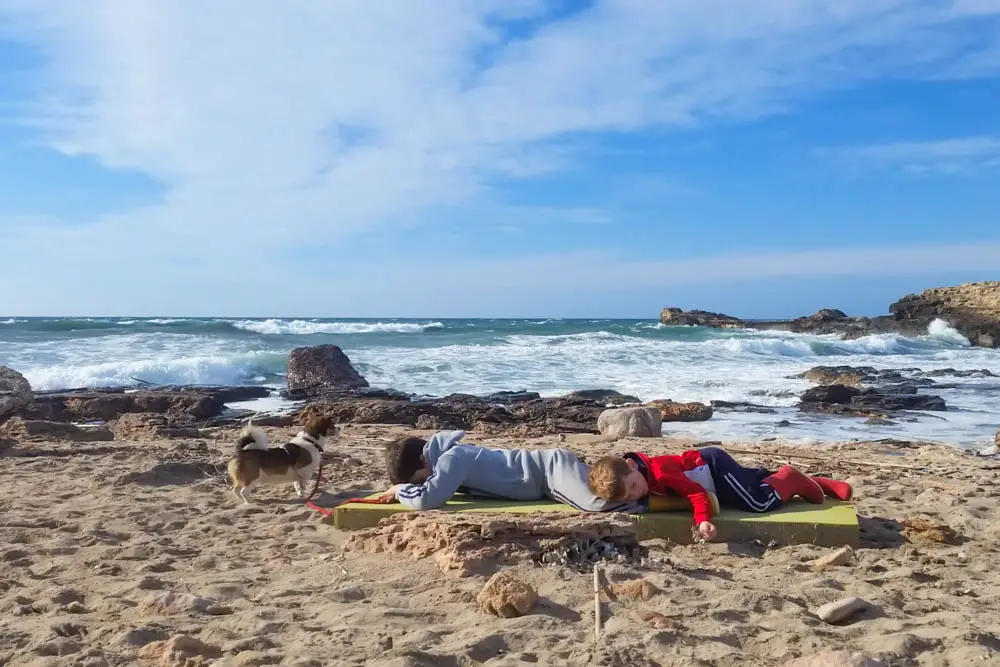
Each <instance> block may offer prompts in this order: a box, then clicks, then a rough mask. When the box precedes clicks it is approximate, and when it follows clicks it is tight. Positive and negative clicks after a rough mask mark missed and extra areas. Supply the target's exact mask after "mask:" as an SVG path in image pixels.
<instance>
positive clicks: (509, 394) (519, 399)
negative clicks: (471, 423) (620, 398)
mask: <svg viewBox="0 0 1000 667" xmlns="http://www.w3.org/2000/svg"><path fill="white" fill-rule="evenodd" d="M539 398H541V395H540V394H539V393H538V392H537V391H498V392H496V393H495V394H489V395H488V396H484V397H483V399H485V400H487V401H491V402H493V403H503V404H508V403H524V402H525V401H536V400H538V399H539ZM626 398H630V397H626Z"/></svg>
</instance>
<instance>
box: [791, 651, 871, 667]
mask: <svg viewBox="0 0 1000 667" xmlns="http://www.w3.org/2000/svg"><path fill="white" fill-rule="evenodd" d="M783 667H885V663H883V662H880V661H878V660H874V659H872V658H869V657H868V656H866V655H865V654H863V653H856V652H855V653H851V652H850V651H823V652H822V653H816V654H815V655H806V656H802V657H801V658H796V659H794V660H792V661H790V662H786V663H784V665H783Z"/></svg>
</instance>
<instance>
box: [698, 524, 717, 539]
mask: <svg viewBox="0 0 1000 667" xmlns="http://www.w3.org/2000/svg"><path fill="white" fill-rule="evenodd" d="M715 533H716V531H715V524H714V523H712V522H711V521H702V522H701V523H699V524H698V534H699V535H701V536H702V537H703V538H704V539H705V540H706V541H707V542H711V541H712V540H714V539H715Z"/></svg>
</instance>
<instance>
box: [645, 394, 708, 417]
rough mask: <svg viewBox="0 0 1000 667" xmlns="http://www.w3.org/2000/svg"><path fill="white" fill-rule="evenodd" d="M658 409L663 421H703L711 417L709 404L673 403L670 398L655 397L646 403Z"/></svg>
mask: <svg viewBox="0 0 1000 667" xmlns="http://www.w3.org/2000/svg"><path fill="white" fill-rule="evenodd" d="M646 406H647V407H650V408H656V409H657V410H659V411H660V419H661V420H662V421H664V422H703V421H707V420H709V419H711V418H712V414H713V410H712V406H711V405H705V404H704V403H675V402H674V401H671V400H670V399H657V400H655V401H650V402H649V403H647V404H646Z"/></svg>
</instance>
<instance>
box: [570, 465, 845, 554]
mask: <svg viewBox="0 0 1000 667" xmlns="http://www.w3.org/2000/svg"><path fill="white" fill-rule="evenodd" d="M587 481H588V485H589V486H590V490H591V491H592V492H593V493H594V495H595V496H598V497H599V498H602V499H603V500H607V501H609V502H623V501H626V500H628V501H636V500H641V499H643V498H647V497H648V496H649V495H650V494H656V495H665V494H667V493H675V494H677V495H680V496H683V497H685V498H687V499H688V500H689V501H690V503H691V506H692V507H693V508H694V523H695V525H696V526H697V527H698V532H699V533H700V534H701V536H702V537H704V538H705V539H706V540H711V539H713V538H714V537H715V533H716V530H715V524H713V523H712V521H711V518H712V513H711V504H710V503H711V501H710V500H709V496H708V493H709V492H711V493H714V494H715V495H716V497H717V498H718V499H719V505H720V506H722V507H731V508H733V509H739V510H743V511H745V512H770V511H772V510H776V509H778V508H779V507H781V505H782V503H784V502H787V501H788V500H791V499H792V498H793V497H794V496H801V497H802V498H804V499H805V500H807V501H809V502H811V503H817V504H819V503H822V502H823V496H824V494H825V495H828V496H830V497H831V498H836V499H838V500H850V498H851V493H852V490H851V486H850V485H849V484H847V483H846V482H840V481H837V480H833V479H827V478H825V477H809V476H808V475H806V474H804V473H802V472H800V471H799V470H797V469H796V468H793V467H792V466H789V465H786V466H782V467H781V468H779V469H778V471H777V472H770V471H768V470H764V469H762V468H744V467H743V466H741V465H740V464H738V463H737V462H736V461H734V460H733V457H731V456H730V455H729V454H727V453H726V452H725V451H723V450H722V449H719V448H718V447H703V448H701V449H690V450H688V451H686V452H684V453H682V454H680V455H679V456H672V455H665V456H648V455H646V454H640V453H638V452H632V453H629V454H626V455H625V456H624V457H617V456H606V457H604V458H602V459H600V460H598V461H597V462H596V463H595V464H594V465H593V467H592V468H591V469H590V474H589V476H588V480H587Z"/></svg>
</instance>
